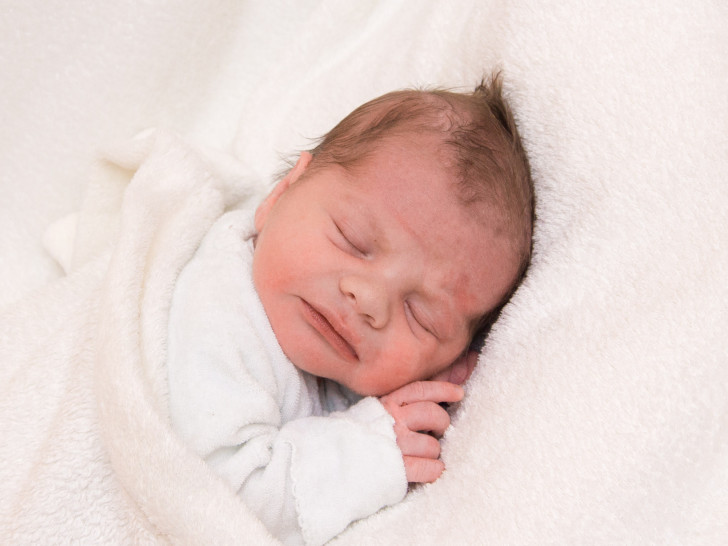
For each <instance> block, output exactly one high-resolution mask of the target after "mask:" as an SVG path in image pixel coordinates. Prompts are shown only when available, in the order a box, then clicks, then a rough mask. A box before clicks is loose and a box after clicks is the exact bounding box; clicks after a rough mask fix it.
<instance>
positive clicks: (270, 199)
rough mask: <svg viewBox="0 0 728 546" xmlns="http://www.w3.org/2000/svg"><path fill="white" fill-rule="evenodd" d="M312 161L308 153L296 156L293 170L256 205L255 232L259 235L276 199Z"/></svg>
mask: <svg viewBox="0 0 728 546" xmlns="http://www.w3.org/2000/svg"><path fill="white" fill-rule="evenodd" d="M312 159H313V156H312V155H311V154H310V153H309V152H301V155H300V156H298V161H296V164H295V165H294V166H293V168H292V169H291V170H290V171H288V174H287V175H286V176H284V177H283V179H282V180H280V181H279V182H278V183H277V184H276V185H275V187H274V188H273V189H272V190H271V192H270V193H269V194H268V196H267V197H266V198H265V199H263V202H262V203H261V204H260V205H258V208H257V209H255V231H257V232H258V233H260V231H261V230H262V229H263V226H264V225H265V221H266V219H267V218H268V213H270V211H271V209H272V208H273V205H275V204H276V201H278V198H279V197H280V196H281V195H283V192H285V191H286V190H287V189H288V187H289V186H290V185H291V184H293V183H294V182H295V181H296V180H298V179H299V178H300V176H301V175H302V174H303V172H304V171H305V170H306V167H308V164H309V163H311V160H312Z"/></svg>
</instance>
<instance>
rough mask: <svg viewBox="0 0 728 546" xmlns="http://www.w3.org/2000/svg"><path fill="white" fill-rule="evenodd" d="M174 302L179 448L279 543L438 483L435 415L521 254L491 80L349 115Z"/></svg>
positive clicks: (204, 260)
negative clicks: (195, 457)
mask: <svg viewBox="0 0 728 546" xmlns="http://www.w3.org/2000/svg"><path fill="white" fill-rule="evenodd" d="M248 207H249V208H245V207H243V208H240V209H238V210H234V211H231V212H228V213H226V214H225V215H223V216H222V217H221V218H220V219H219V220H218V221H217V222H216V223H215V224H214V225H213V227H212V228H211V229H210V231H209V232H208V233H207V235H206V236H205V238H204V240H203V242H202V244H201V245H200V247H199V249H198V250H197V252H196V254H195V255H194V257H193V258H192V260H191V261H190V262H189V263H188V264H187V265H186V266H185V268H184V269H183V271H182V273H181V274H180V277H179V281H178V283H177V285H176V287H175V292H174V295H173V300H172V308H171V312H170V324H169V345H168V377H169V402H170V413H171V419H172V424H173V426H174V428H175V430H176V431H177V432H178V433H179V435H180V436H181V437H182V439H183V440H184V441H185V442H186V443H187V444H188V445H189V446H190V447H191V448H192V449H193V450H194V451H195V452H196V453H197V454H199V456H200V457H202V458H203V459H204V460H205V461H206V462H207V463H208V464H209V466H210V467H211V468H212V469H213V470H214V471H215V472H216V473H217V474H218V475H219V476H221V477H222V478H223V479H224V480H225V481H226V482H228V483H229V484H230V486H231V487H232V488H233V489H234V490H235V491H236V492H237V493H238V494H239V495H240V497H241V498H242V499H243V500H244V501H245V503H246V504H247V506H248V507H249V508H250V509H251V510H252V511H253V512H254V513H255V514H256V515H257V516H258V517H259V518H260V520H261V521H262V522H263V523H264V524H265V525H266V526H267V528H268V529H269V530H270V532H271V533H272V534H273V535H274V536H276V537H277V538H278V539H280V540H281V541H282V542H284V543H286V544H301V543H304V544H321V543H323V542H326V541H327V540H329V539H331V538H332V537H334V536H335V535H336V534H338V533H339V532H341V531H342V530H343V529H344V528H346V526H347V525H349V524H350V523H351V522H353V521H355V520H357V519H360V518H363V517H366V516H368V515H371V514H373V513H374V512H376V511H377V510H379V509H380V508H382V507H384V506H388V505H392V504H395V503H397V502H399V501H400V500H402V498H403V497H404V496H405V494H406V492H407V486H408V482H409V483H416V482H432V481H434V480H436V479H437V478H438V477H439V476H440V474H441V473H442V472H443V469H444V466H443V463H442V461H440V459H439V455H440V444H439V440H438V438H440V437H441V435H442V434H443V433H444V431H445V429H446V428H447V427H448V426H449V423H450V418H449V415H448V413H447V411H446V410H445V409H443V407H442V406H443V405H444V404H443V403H452V402H457V401H459V400H460V399H461V398H462V396H463V390H462V388H461V387H460V386H459V384H462V383H463V382H464V381H465V379H466V378H467V376H468V375H469V373H470V371H471V370H472V367H473V366H474V363H475V360H476V357H477V354H476V353H474V352H468V350H467V348H468V346H469V345H470V343H471V340H472V339H473V337H474V336H475V335H476V334H478V333H479V332H482V331H484V329H486V328H487V327H488V326H489V325H490V323H491V322H492V321H493V320H494V319H495V317H496V316H497V314H498V312H499V310H500V308H501V307H502V306H503V304H504V303H505V302H506V301H507V300H508V298H509V297H510V295H511V294H512V293H513V291H514V290H515V288H516V286H517V285H518V283H519V281H520V279H521V278H522V276H523V274H524V271H525V269H526V266H527V264H528V261H529V257H530V249H531V230H532V222H533V196H532V187H531V181H530V176H529V169H528V163H527V160H526V156H525V153H524V151H523V147H522V145H521V142H520V139H519V136H518V132H517V130H516V126H515V123H514V120H513V117H512V115H511V113H510V110H509V108H508V106H507V105H506V103H505V101H504V99H503V97H502V95H501V85H500V81H499V79H498V78H497V77H496V78H494V79H493V80H492V81H491V82H490V83H483V84H481V85H479V86H478V87H477V88H476V90H475V91H474V92H473V93H467V94H460V93H454V92H449V91H418V90H406V91H397V92H394V93H389V94H387V95H384V96H382V97H380V98H377V99H374V100H373V101H371V102H368V103H366V104H364V105H363V106H361V107H359V108H358V109H356V110H355V111H354V112H352V113H351V114H350V115H349V116H347V117H346V118H345V119H344V120H343V121H341V122H340V123H339V124H338V125H337V126H336V127H334V129H333V130H331V131H330V132H329V133H328V134H327V135H326V136H325V137H324V138H323V139H322V140H321V141H320V143H319V144H318V146H316V147H315V148H314V149H313V150H311V151H310V152H303V153H301V154H300V156H299V157H298V161H297V162H296V163H295V166H294V167H293V168H292V169H291V170H290V171H289V172H288V173H287V174H286V176H285V177H284V178H283V179H282V180H280V181H279V182H278V184H277V185H276V186H275V188H274V189H273V190H272V191H271V192H270V194H269V195H268V196H267V197H266V198H265V200H264V201H263V202H262V203H260V204H259V205H258V206H257V208H255V209H254V210H253V208H252V207H251V206H250V205H248Z"/></svg>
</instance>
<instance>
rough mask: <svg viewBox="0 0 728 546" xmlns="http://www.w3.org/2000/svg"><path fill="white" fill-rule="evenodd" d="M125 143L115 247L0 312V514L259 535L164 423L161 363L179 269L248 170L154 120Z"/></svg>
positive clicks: (263, 537)
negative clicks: (127, 171)
mask: <svg viewBox="0 0 728 546" xmlns="http://www.w3.org/2000/svg"><path fill="white" fill-rule="evenodd" d="M133 146H134V148H135V150H136V151H137V155H136V156H135V157H136V159H135V162H137V163H138V168H137V169H136V171H135V173H134V176H133V177H132V179H131V182H130V183H129V185H128V188H127V189H126V190H125V192H124V195H123V203H122V210H121V215H120V218H121V222H120V225H119V230H118V235H117V237H116V240H114V241H112V243H113V244H112V249H110V250H107V251H105V252H102V253H101V254H100V255H98V256H97V257H96V258H92V259H91V260H90V261H89V262H88V263H86V264H85V265H83V266H79V267H77V268H76V269H72V270H71V271H70V272H69V275H68V276H67V277H65V278H62V279H61V280H60V281H58V282H57V283H54V284H52V285H50V286H48V287H47V288H46V289H45V290H43V291H42V293H39V294H38V295H37V297H36V298H34V299H29V300H28V301H27V302H24V304H23V305H21V306H18V308H17V309H11V310H10V311H11V312H9V313H7V312H6V313H3V314H2V316H1V317H0V324H7V325H8V328H7V329H4V330H3V337H2V338H0V340H1V341H2V343H1V344H0V358H1V359H2V361H3V362H7V363H8V365H5V366H3V368H2V378H3V379H5V381H3V382H2V385H4V387H3V390H4V391H7V394H9V396H3V399H2V402H0V404H1V406H0V410H2V414H3V415H4V416H8V417H9V418H8V419H4V420H3V422H2V425H1V426H2V428H1V429H0V433H2V435H3V437H4V438H5V439H7V440H8V442H7V443H5V442H3V444H2V445H3V447H2V448H0V454H2V456H3V460H5V461H13V464H11V465H3V470H2V475H1V476H2V478H3V482H4V484H6V487H4V493H3V495H2V500H1V502H0V514H2V519H1V520H0V523H1V524H2V526H1V527H0V528H2V529H3V533H9V536H10V537H12V538H13V540H14V541H15V542H17V543H29V542H35V541H36V540H37V541H39V542H45V541H46V540H47V539H49V538H50V537H52V536H55V534H56V533H59V532H60V533H62V536H65V537H67V538H69V539H74V540H89V539H93V541H94V542H96V541H98V542H117V541H119V540H120V539H121V538H122V537H125V538H124V539H123V540H124V541H129V542H135V543H137V542H138V543H149V542H153V541H155V540H157V539H163V540H164V541H170V542H181V543H185V544H195V543H209V542H212V543H220V544H228V543H234V542H236V539H237V538H239V537H240V536H250V537H255V541H256V542H258V543H260V544H265V543H267V542H270V541H271V540H272V539H271V538H270V536H269V535H268V533H267V531H266V530H265V529H264V528H263V527H262V526H261V525H260V524H256V520H255V518H252V517H250V516H247V517H246V515H247V508H246V507H245V506H244V505H243V503H242V502H241V501H240V500H239V499H238V498H237V497H235V495H234V494H233V493H232V492H231V491H230V490H228V489H227V488H226V486H225V485H224V484H223V483H222V482H221V481H220V480H219V479H218V478H217V477H215V476H214V475H213V474H212V473H211V472H210V471H209V469H208V468H207V467H206V466H205V465H204V464H203V462H202V461H201V460H200V459H198V458H197V457H195V456H194V455H192V454H191V453H190V452H189V451H188V450H187V448H186V447H185V446H184V445H183V444H182V443H181V441H180V440H179V439H178V438H177V437H176V436H175V435H174V433H173V432H172V430H171V428H170V426H169V423H168V417H167V409H166V376H165V370H164V363H165V337H166V328H167V319H168V313H169V305H170V300H171V294H172V288H173V286H174V282H175V279H176V275H177V274H178V273H179V271H180V270H181V268H182V267H183V266H184V264H185V263H186V261H187V260H188V259H189V258H190V257H191V255H192V254H193V253H194V250H195V249H196V247H197V244H198V243H199V241H200V239H201V237H202V236H203V235H204V233H205V232H206V231H207V228H208V227H209V226H210V225H211V224H212V222H213V221H214V220H215V219H216V218H217V217H219V216H220V215H221V214H222V213H223V212H224V211H225V210H226V209H227V208H229V207H231V206H233V205H234V204H235V203H236V202H237V201H238V200H239V199H241V198H242V197H244V196H245V195H247V194H249V193H250V192H251V191H253V190H254V188H255V184H253V183H251V181H246V177H247V176H249V172H248V170H247V169H246V168H245V167H244V166H242V165H238V166H237V168H235V167H234V162H233V161H231V160H229V159H228V160H225V161H219V162H216V160H215V159H214V158H209V157H206V156H204V155H203V154H202V153H201V152H197V151H195V150H193V149H192V148H190V147H189V146H188V145H186V144H184V143H182V141H181V140H180V139H179V138H177V137H175V136H173V135H171V134H168V133H165V132H161V131H157V132H154V133H148V134H147V135H145V136H144V141H143V142H140V141H139V140H138V139H137V141H135V142H134V143H133ZM140 148H143V150H144V153H139V152H138V150H139V149H140ZM144 154H146V155H144ZM127 157H129V156H128V155H127ZM125 166H126V167H129V166H134V165H133V164H132V163H131V162H126V165H125ZM87 205H91V203H88V202H87ZM84 212H88V211H81V216H83V215H84ZM38 334H41V335H40V336H39V335H38ZM9 364H12V365H9ZM41 377H42V379H41ZM19 450H20V451H19ZM203 491H207V493H202V492H203ZM193 497H196V498H198V500H203V502H201V503H198V502H189V501H190V499H191V498H193ZM43 537H45V538H43ZM155 537H156V539H155ZM208 541H209V542H208Z"/></svg>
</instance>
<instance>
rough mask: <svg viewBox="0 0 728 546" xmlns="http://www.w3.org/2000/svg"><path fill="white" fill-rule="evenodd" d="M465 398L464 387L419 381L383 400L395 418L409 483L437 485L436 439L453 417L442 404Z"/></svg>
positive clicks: (438, 455)
mask: <svg viewBox="0 0 728 546" xmlns="http://www.w3.org/2000/svg"><path fill="white" fill-rule="evenodd" d="M463 394H464V393H463V389H462V387H459V386H458V385H455V384H453V383H449V382H447V381H416V382H414V383H409V384H408V385H405V386H404V387H401V388H399V389H397V390H395V391H393V392H391V393H390V394H387V395H385V396H383V397H381V398H380V401H381V403H382V405H383V406H384V408H385V409H386V410H387V411H388V412H389V414H390V415H391V416H392V417H393V418H394V432H395V434H396V435H397V445H398V446H399V449H400V451H401V452H402V457H403V459H404V466H405V472H406V474H407V481H408V482H434V481H435V480H436V479H437V478H439V477H440V474H442V471H443V470H444V469H445V465H444V464H443V463H442V461H441V460H440V459H439V457H440V442H439V441H438V440H437V438H439V437H441V436H442V435H443V434H444V432H445V429H447V427H448V426H450V416H449V415H448V413H447V411H445V410H444V409H443V408H442V407H441V406H440V405H439V404H440V403H441V402H447V403H449V402H459V401H460V400H461V399H462V397H463ZM428 432H429V433H432V434H434V436H433V435H432V434H428Z"/></svg>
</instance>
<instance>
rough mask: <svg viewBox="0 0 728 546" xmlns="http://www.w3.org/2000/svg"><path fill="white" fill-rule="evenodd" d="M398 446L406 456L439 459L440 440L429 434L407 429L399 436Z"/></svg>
mask: <svg viewBox="0 0 728 546" xmlns="http://www.w3.org/2000/svg"><path fill="white" fill-rule="evenodd" d="M397 446H398V447H399V450H400V451H401V452H402V455H403V456H405V457H424V458H427V459H437V458H438V457H439V456H440V442H439V441H437V440H436V439H435V438H433V437H432V436H430V435H429V434H422V433H419V432H412V431H407V432H406V433H405V434H402V435H401V436H397Z"/></svg>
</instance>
